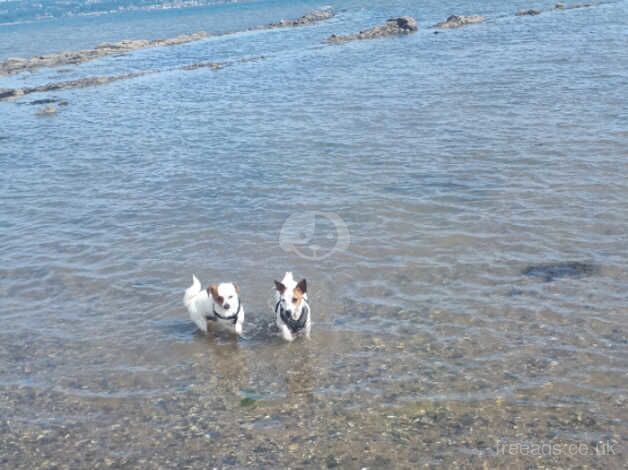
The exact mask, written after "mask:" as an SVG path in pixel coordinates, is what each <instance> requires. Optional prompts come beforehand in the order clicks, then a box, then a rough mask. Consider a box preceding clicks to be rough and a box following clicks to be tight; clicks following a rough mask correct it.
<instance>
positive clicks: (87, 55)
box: [0, 9, 334, 99]
mask: <svg viewBox="0 0 628 470" xmlns="http://www.w3.org/2000/svg"><path fill="white" fill-rule="evenodd" d="M332 16H334V12H333V10H331V9H325V10H314V11H311V12H310V13H308V14H306V15H303V16H302V17H300V18H297V19H296V20H282V21H280V22H278V23H271V24H267V25H264V26H260V27H258V28H252V29H275V28H288V27H296V26H306V25H309V24H312V23H316V22H318V21H323V20H326V19H329V18H331V17H332ZM207 37H209V34H208V33H206V32H205V31H199V32H197V33H193V34H184V35H181V36H177V37H174V38H167V39H153V40H148V39H133V40H128V39H127V40H124V41H120V42H115V43H105V44H100V45H98V46H96V47H95V48H94V49H84V50H80V51H69V52H59V53H57V54H47V55H40V56H36V57H32V58H30V59H23V58H15V57H14V58H10V59H7V60H5V61H4V62H1V63H0V76H1V75H12V74H16V73H20V72H27V71H32V70H36V69H39V68H43V67H57V66H60V65H68V64H80V63H83V62H87V61H90V60H94V59H98V58H99V57H104V56H108V55H114V54H125V53H127V52H130V51H134V50H137V49H147V48H150V47H165V46H177V45H179V44H186V43H188V42H193V41H200V40H201V39H205V38H207ZM1 92H2V91H1V90H0V93H1ZM0 99H2V96H1V95H0Z"/></svg>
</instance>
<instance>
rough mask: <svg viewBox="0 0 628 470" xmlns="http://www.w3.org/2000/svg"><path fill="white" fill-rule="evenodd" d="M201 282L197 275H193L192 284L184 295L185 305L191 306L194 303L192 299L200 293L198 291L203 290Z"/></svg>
mask: <svg viewBox="0 0 628 470" xmlns="http://www.w3.org/2000/svg"><path fill="white" fill-rule="evenodd" d="M202 289H203V288H202V287H201V282H200V281H199V280H198V279H197V278H196V276H195V275H192V285H191V286H190V287H188V288H187V289H186V290H185V295H184V296H183V305H185V306H186V307H187V308H190V305H191V303H192V299H193V298H194V297H196V296H197V295H198V293H199V292H200V291H201V290H202Z"/></svg>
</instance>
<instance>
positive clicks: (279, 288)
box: [275, 272, 312, 341]
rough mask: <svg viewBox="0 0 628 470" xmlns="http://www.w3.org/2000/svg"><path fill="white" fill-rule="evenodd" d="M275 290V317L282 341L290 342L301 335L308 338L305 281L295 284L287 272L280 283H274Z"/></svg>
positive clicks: (310, 324) (308, 321) (309, 326)
mask: <svg viewBox="0 0 628 470" xmlns="http://www.w3.org/2000/svg"><path fill="white" fill-rule="evenodd" d="M275 289H276V291H275V317H276V322H277V326H278V327H279V331H280V332H281V336H283V339H285V340H286V341H292V340H293V339H294V338H295V337H296V336H297V335H299V334H301V333H303V334H305V337H306V338H309V337H310V330H311V327H312V321H311V318H310V306H309V305H308V303H307V282H306V280H305V279H301V280H300V281H299V282H296V281H295V280H294V277H293V276H292V273H291V272H287V273H286V274H285V275H284V277H283V280H282V281H281V282H279V281H275Z"/></svg>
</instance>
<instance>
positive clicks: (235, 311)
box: [183, 276, 244, 336]
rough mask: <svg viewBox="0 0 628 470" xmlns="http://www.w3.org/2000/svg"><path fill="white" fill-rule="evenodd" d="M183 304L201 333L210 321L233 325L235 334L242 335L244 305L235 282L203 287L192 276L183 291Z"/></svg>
mask: <svg viewBox="0 0 628 470" xmlns="http://www.w3.org/2000/svg"><path fill="white" fill-rule="evenodd" d="M183 305H185V306H186V308H187V309H188V312H189V313H190V318H191V319H192V321H193V322H194V323H196V326H198V329H199V330H201V331H202V332H203V333H207V323H208V321H212V322H216V323H217V324H219V325H224V326H229V327H230V328H231V327H233V330H234V331H235V332H236V334H237V335H238V336H242V324H243V323H244V307H242V304H241V303H240V288H239V287H238V285H237V284H235V283H233V282H223V283H221V284H217V285H211V286H209V287H208V288H207V289H203V288H202V287H201V283H200V281H199V280H198V279H197V278H196V276H192V285H191V286H190V287H188V289H186V291H185V295H184V296H183Z"/></svg>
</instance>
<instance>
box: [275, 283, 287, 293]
mask: <svg viewBox="0 0 628 470" xmlns="http://www.w3.org/2000/svg"><path fill="white" fill-rule="evenodd" d="M275 289H277V292H279V293H280V294H283V293H284V292H285V291H286V286H284V285H283V284H282V283H281V282H279V281H275Z"/></svg>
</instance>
